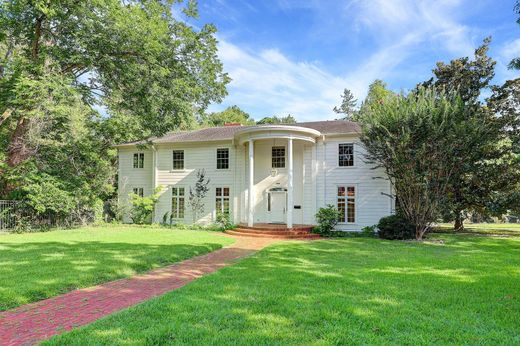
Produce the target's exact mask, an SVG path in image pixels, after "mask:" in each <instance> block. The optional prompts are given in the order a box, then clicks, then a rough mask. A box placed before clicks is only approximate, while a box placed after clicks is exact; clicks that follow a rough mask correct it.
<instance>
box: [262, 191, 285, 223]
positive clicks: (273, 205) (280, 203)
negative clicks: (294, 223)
mask: <svg viewBox="0 0 520 346" xmlns="http://www.w3.org/2000/svg"><path fill="white" fill-rule="evenodd" d="M267 212H268V213H269V218H270V221H271V223H276V224H285V223H286V215H287V189H283V188H273V189H270V190H269V191H268V196H267Z"/></svg>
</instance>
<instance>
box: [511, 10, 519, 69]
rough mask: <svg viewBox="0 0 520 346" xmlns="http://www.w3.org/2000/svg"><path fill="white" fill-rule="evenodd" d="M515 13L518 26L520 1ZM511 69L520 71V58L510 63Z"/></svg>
mask: <svg viewBox="0 0 520 346" xmlns="http://www.w3.org/2000/svg"><path fill="white" fill-rule="evenodd" d="M515 12H516V14H518V15H519V16H518V19H517V20H516V22H517V23H518V24H520V1H518V0H517V1H516V5H515ZM508 67H509V68H510V69H512V70H513V69H514V70H520V57H519V58H514V59H513V60H511V62H510V63H509V66H508Z"/></svg>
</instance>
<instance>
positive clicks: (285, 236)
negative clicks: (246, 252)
mask: <svg viewBox="0 0 520 346" xmlns="http://www.w3.org/2000/svg"><path fill="white" fill-rule="evenodd" d="M225 233H227V234H231V235H236V236H242V237H256V238H276V239H318V238H320V235H319V234H313V233H307V234H276V235H275V234H265V233H247V232H240V231H236V230H228V231H226V232H225Z"/></svg>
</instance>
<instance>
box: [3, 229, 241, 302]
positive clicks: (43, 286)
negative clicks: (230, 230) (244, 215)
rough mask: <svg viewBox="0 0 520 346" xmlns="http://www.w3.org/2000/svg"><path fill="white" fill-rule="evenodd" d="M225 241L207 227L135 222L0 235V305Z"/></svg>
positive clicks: (68, 288) (87, 283)
mask: <svg viewBox="0 0 520 346" xmlns="http://www.w3.org/2000/svg"><path fill="white" fill-rule="evenodd" d="M231 242H232V240H230V239H229V238H225V237H222V236H219V235H218V234H215V233H212V232H207V231H181V230H170V229H166V228H157V227H156V228H153V227H136V226H102V227H101V226H100V227H87V228H81V229H76V230H60V231H52V232H46V233H26V234H0V283H1V284H0V310H6V309H10V308H13V307H16V306H19V305H22V304H26V303H30V302H33V301H37V300H41V299H44V298H48V297H51V296H55V295H58V294H60V293H64V292H67V291H71V290H73V289H76V288H80V287H88V286H92V285H95V284H98V283H101V282H106V281H110V280H114V279H118V278H121V277H126V276H130V275H133V274H135V273H139V272H143V271H147V270H149V269H152V268H156V267H160V266H165V265H167V264H170V263H173V262H177V261H180V260H183V259H186V258H190V257H193V256H196V255H200V254H203V253H207V252H210V251H213V250H215V249H218V248H221V247H222V246H223V245H227V244H230V243H231Z"/></svg>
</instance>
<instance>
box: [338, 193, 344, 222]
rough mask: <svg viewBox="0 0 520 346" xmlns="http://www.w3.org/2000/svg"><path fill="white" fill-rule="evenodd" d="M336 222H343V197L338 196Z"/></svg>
mask: <svg viewBox="0 0 520 346" xmlns="http://www.w3.org/2000/svg"><path fill="white" fill-rule="evenodd" d="M338 214H339V215H338V222H345V199H344V198H338Z"/></svg>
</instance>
